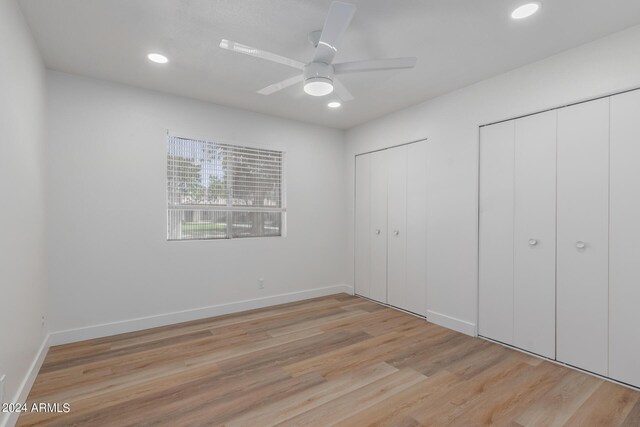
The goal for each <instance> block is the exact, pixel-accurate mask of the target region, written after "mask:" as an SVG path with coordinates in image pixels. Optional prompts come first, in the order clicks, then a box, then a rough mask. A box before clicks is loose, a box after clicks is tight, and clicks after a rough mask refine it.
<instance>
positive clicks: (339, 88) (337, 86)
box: [333, 78, 353, 102]
mask: <svg viewBox="0 0 640 427" xmlns="http://www.w3.org/2000/svg"><path fill="white" fill-rule="evenodd" d="M333 89H334V91H335V92H336V95H338V98H340V99H341V100H342V101H344V102H346V101H352V100H353V95H351V92H349V91H348V90H347V88H346V87H344V85H343V84H342V83H341V82H340V80H338V79H336V78H334V79H333Z"/></svg>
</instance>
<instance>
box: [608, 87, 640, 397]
mask: <svg viewBox="0 0 640 427" xmlns="http://www.w3.org/2000/svg"><path fill="white" fill-rule="evenodd" d="M610 191H611V195H610V197H611V198H610V203H611V207H610V215H611V228H610V233H611V235H610V248H609V251H610V254H609V255H610V271H609V273H610V275H609V289H610V293H609V345H610V349H609V357H610V360H609V375H610V376H611V377H612V378H615V379H617V380H619V381H622V382H625V383H628V384H632V385H635V386H637V387H638V386H640V197H639V195H640V91H633V92H628V93H625V94H622V95H617V96H614V97H612V98H611V190H610Z"/></svg>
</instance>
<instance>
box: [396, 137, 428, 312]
mask: <svg viewBox="0 0 640 427" xmlns="http://www.w3.org/2000/svg"><path fill="white" fill-rule="evenodd" d="M427 149H428V143H427V142H426V141H423V142H416V143H414V144H410V145H408V146H407V233H406V239H407V292H406V297H405V299H404V306H403V307H402V308H404V309H405V310H408V311H411V312H412V313H417V314H420V315H422V316H426V315H427V166H426V165H427Z"/></svg>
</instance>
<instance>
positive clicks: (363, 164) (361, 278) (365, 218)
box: [355, 154, 372, 298]
mask: <svg viewBox="0 0 640 427" xmlns="http://www.w3.org/2000/svg"><path fill="white" fill-rule="evenodd" d="M355 209H356V212H355V219H356V221H355V264H356V265H355V276H356V277H355V283H356V287H355V292H356V294H358V295H362V296H364V297H367V298H369V295H370V287H371V238H372V236H371V156H370V155H368V154H364V155H361V156H357V157H356V205H355Z"/></svg>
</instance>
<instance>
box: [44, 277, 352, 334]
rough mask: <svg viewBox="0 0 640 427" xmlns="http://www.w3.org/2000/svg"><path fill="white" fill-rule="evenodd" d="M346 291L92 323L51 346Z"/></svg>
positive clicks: (333, 289)
mask: <svg viewBox="0 0 640 427" xmlns="http://www.w3.org/2000/svg"><path fill="white" fill-rule="evenodd" d="M339 293H347V294H351V295H353V287H351V286H348V285H335V286H327V287H325V288H316V289H308V290H305V291H299V292H290V293H286V294H279V295H272V296H268V297H262V298H255V299H251V300H244V301H236V302H231V303H226V304H219V305H212V306H208V307H201V308H194V309H190V310H182V311H176V312H172V313H165V314H159V315H155V316H147V317H139V318H136V319H128V320H121V321H117V322H111V323H103V324H99V325H91V326H86V327H82V328H76V329H68V330H64V331H58V332H52V333H51V335H50V340H49V344H50V345H60V344H68V343H72V342H77V341H84V340H88V339H94V338H102V337H107V336H111V335H118V334H124V333H127V332H134V331H140V330H144V329H150V328H156V327H159V326H166V325H172V324H175V323H181V322H189V321H191V320H198V319H205V318H207V317H214V316H221V315H224V314H230V313H237V312H240V311H246V310H253V309H256V308H263V307H269V306H272V305H277V304H285V303H288V302H295V301H302V300H305V299H310V298H316V297H322V296H326V295H332V294H339Z"/></svg>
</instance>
